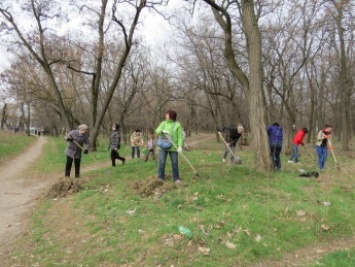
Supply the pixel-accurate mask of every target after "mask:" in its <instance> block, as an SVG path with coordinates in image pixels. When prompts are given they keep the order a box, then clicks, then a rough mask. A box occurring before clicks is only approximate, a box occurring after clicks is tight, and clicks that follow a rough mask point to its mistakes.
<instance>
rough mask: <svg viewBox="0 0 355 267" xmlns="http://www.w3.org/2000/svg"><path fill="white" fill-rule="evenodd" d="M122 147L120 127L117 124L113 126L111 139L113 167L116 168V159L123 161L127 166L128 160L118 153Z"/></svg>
mask: <svg viewBox="0 0 355 267" xmlns="http://www.w3.org/2000/svg"><path fill="white" fill-rule="evenodd" d="M120 147H121V136H120V126H119V125H118V124H117V123H115V124H114V125H112V133H111V138H110V149H111V161H112V167H115V166H116V159H119V160H121V161H122V164H125V162H126V159H125V158H123V157H121V156H120V154H119V153H118V150H119V149H120Z"/></svg>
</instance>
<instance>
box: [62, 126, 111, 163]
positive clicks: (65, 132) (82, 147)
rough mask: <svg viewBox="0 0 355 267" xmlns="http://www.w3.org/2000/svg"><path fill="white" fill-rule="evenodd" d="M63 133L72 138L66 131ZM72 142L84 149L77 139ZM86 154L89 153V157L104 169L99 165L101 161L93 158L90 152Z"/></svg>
mask: <svg viewBox="0 0 355 267" xmlns="http://www.w3.org/2000/svg"><path fill="white" fill-rule="evenodd" d="M64 134H65V135H66V136H67V137H70V138H72V137H71V136H70V135H69V134H68V133H67V132H64ZM73 142H74V144H75V145H77V146H78V147H79V148H80V149H81V150H84V148H83V147H82V146H81V145H80V144H79V143H78V142H77V141H75V140H73ZM88 155H89V157H90V158H91V159H93V160H94V161H96V163H97V164H99V165H100V167H101V168H103V169H106V168H105V167H104V166H103V165H101V163H100V162H99V161H98V160H97V159H95V158H94V157H93V156H92V155H91V154H90V153H88Z"/></svg>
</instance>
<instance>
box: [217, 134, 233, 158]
mask: <svg viewBox="0 0 355 267" xmlns="http://www.w3.org/2000/svg"><path fill="white" fill-rule="evenodd" d="M218 135H219V137H220V138H221V139H222V141H223V143H224V144H225V145H226V147H227V148H228V150H229V152H231V154H232V156H233V157H234V158H236V155H235V154H234V153H233V151H232V149H231V148H230V147H229V145H228V144H227V142H226V140H224V138H223V136H222V133H221V132H218Z"/></svg>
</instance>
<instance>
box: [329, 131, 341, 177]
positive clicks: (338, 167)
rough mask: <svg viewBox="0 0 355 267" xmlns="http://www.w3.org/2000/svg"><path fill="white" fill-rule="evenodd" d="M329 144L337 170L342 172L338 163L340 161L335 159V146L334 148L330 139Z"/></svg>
mask: <svg viewBox="0 0 355 267" xmlns="http://www.w3.org/2000/svg"><path fill="white" fill-rule="evenodd" d="M328 143H329V149H330V152H331V153H332V156H333V159H334V163H335V166H336V168H337V169H338V170H339V171H340V170H341V168H340V166H339V163H338V161H337V158H336V157H335V153H334V150H333V146H332V141H330V138H328Z"/></svg>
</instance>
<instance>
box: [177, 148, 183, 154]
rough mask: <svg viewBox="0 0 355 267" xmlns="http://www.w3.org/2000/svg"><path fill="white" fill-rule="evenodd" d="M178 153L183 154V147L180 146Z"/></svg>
mask: <svg viewBox="0 0 355 267" xmlns="http://www.w3.org/2000/svg"><path fill="white" fill-rule="evenodd" d="M177 152H178V153H179V154H181V153H182V147H181V146H179V147H178V148H177Z"/></svg>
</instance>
